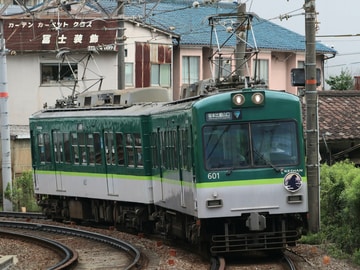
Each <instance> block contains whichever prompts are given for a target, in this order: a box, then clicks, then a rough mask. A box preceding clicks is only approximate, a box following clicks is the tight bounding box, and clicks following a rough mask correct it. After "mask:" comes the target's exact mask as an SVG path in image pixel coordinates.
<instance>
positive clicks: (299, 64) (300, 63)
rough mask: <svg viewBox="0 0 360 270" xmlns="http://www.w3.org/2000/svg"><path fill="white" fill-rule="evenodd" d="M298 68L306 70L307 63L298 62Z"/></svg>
mask: <svg viewBox="0 0 360 270" xmlns="http://www.w3.org/2000/svg"><path fill="white" fill-rule="evenodd" d="M297 67H298V68H305V61H298V62H297Z"/></svg>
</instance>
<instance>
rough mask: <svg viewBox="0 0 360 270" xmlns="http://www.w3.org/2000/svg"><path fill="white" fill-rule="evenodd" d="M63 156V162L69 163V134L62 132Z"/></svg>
mask: <svg viewBox="0 0 360 270" xmlns="http://www.w3.org/2000/svg"><path fill="white" fill-rule="evenodd" d="M63 138H64V158H65V163H68V164H70V163H71V147H70V134H69V133H64V137H63Z"/></svg>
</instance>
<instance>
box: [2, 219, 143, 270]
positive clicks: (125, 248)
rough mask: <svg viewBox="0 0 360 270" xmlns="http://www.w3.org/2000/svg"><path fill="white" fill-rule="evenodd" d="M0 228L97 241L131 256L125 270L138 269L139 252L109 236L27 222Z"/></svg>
mask: <svg viewBox="0 0 360 270" xmlns="http://www.w3.org/2000/svg"><path fill="white" fill-rule="evenodd" d="M0 227H17V228H22V229H29V230H39V231H45V232H53V233H60V234H66V235H73V236H78V237H83V238H86V239H90V240H94V241H99V242H102V243H105V244H109V245H111V246H113V247H115V248H118V249H121V250H123V251H125V252H127V253H128V254H130V255H131V257H132V258H133V261H132V262H131V263H130V264H129V265H128V266H127V267H126V268H125V270H130V269H133V268H135V267H136V268H138V267H139V265H138V264H139V262H140V257H141V253H140V251H139V250H138V249H137V248H135V247H134V246H132V245H131V244H129V243H127V242H125V241H122V240H120V239H116V238H113V237H110V236H106V235H102V234H98V233H94V232H89V231H85V230H80V229H73V228H68V227H60V226H54V225H47V224H38V223H28V222H11V221H0Z"/></svg>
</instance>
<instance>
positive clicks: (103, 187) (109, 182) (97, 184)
mask: <svg viewBox="0 0 360 270" xmlns="http://www.w3.org/2000/svg"><path fill="white" fill-rule="evenodd" d="M130 190H131V191H136V192H129V191H130ZM35 193H36V194H49V195H57V196H68V197H81V198H94V199H101V200H113V201H117V200H121V201H127V202H137V203H145V204H149V203H152V202H153V196H152V181H151V178H148V177H143V178H140V177H137V178H135V177H134V178H122V177H119V176H117V175H107V176H105V175H90V174H81V173H78V174H77V173H72V174H71V175H69V174H66V173H60V172H59V173H58V174H56V175H55V174H42V173H36V175H35Z"/></svg>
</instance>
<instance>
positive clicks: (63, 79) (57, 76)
mask: <svg viewBox="0 0 360 270" xmlns="http://www.w3.org/2000/svg"><path fill="white" fill-rule="evenodd" d="M75 79H77V64H65V63H64V64H62V63H46V64H44V63H43V64H41V84H54V83H71V84H73V83H74V80H75Z"/></svg>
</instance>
